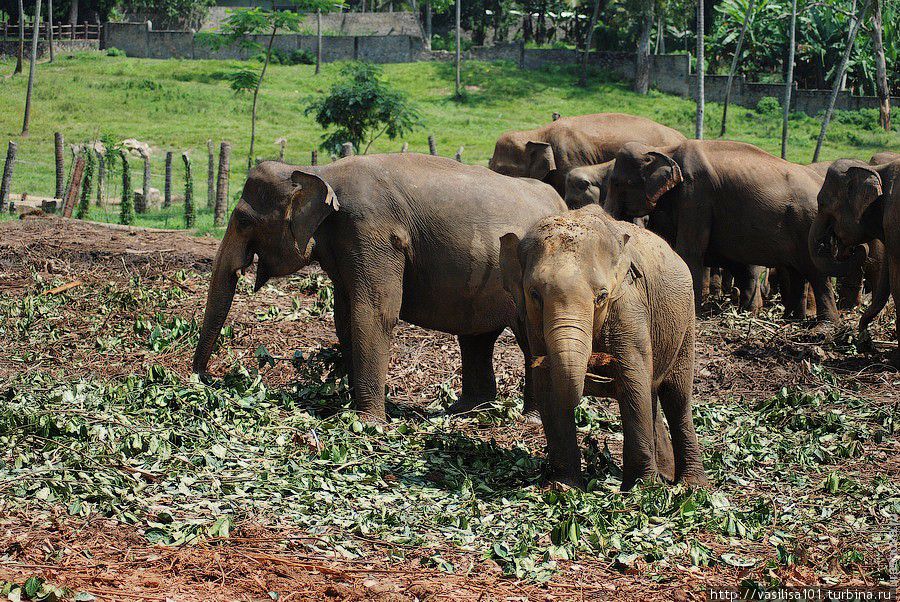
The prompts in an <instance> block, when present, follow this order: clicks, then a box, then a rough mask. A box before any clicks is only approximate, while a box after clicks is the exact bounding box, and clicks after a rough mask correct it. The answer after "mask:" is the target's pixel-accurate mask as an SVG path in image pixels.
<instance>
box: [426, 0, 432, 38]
mask: <svg viewBox="0 0 900 602" xmlns="http://www.w3.org/2000/svg"><path fill="white" fill-rule="evenodd" d="M425 50H431V0H425Z"/></svg>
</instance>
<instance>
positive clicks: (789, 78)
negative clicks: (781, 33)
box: [781, 0, 797, 159]
mask: <svg viewBox="0 0 900 602" xmlns="http://www.w3.org/2000/svg"><path fill="white" fill-rule="evenodd" d="M790 45H791V46H790V48H788V63H787V75H786V76H785V78H784V102H783V103H782V104H783V105H784V106H783V107H782V109H783V110H784V114H783V118H782V121H781V158H782V159H787V138H788V116H789V115H790V113H791V89H792V88H793V87H794V53H795V52H796V49H797V0H793V1H792V2H791V34H790Z"/></svg>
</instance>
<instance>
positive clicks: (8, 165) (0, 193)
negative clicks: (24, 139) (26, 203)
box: [0, 140, 18, 211]
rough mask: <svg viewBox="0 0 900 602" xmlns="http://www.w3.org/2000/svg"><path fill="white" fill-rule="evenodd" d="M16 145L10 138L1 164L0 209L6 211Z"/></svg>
mask: <svg viewBox="0 0 900 602" xmlns="http://www.w3.org/2000/svg"><path fill="white" fill-rule="evenodd" d="M17 149H18V146H17V145H16V143H15V142H13V141H12V140H10V142H9V146H8V147H7V149H6V162H5V163H4V164H3V179H2V180H0V211H6V208H7V207H8V206H9V188H10V185H11V184H12V174H13V166H14V165H15V164H16V150H17Z"/></svg>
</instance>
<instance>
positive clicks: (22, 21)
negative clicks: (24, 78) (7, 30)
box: [13, 0, 25, 73]
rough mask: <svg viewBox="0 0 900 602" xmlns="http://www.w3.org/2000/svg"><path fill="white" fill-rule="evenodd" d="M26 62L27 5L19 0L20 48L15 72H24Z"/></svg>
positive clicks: (17, 53)
mask: <svg viewBox="0 0 900 602" xmlns="http://www.w3.org/2000/svg"><path fill="white" fill-rule="evenodd" d="M24 62H25V5H24V4H23V2H22V0H19V49H18V52H16V69H15V70H14V71H13V73H22V65H23V63H24Z"/></svg>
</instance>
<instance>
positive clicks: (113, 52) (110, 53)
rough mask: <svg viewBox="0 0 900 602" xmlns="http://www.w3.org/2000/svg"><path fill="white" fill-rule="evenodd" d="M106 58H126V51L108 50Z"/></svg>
mask: <svg viewBox="0 0 900 602" xmlns="http://www.w3.org/2000/svg"><path fill="white" fill-rule="evenodd" d="M106 56H125V51H124V50H119V49H118V48H115V47H113V48H107V49H106Z"/></svg>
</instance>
